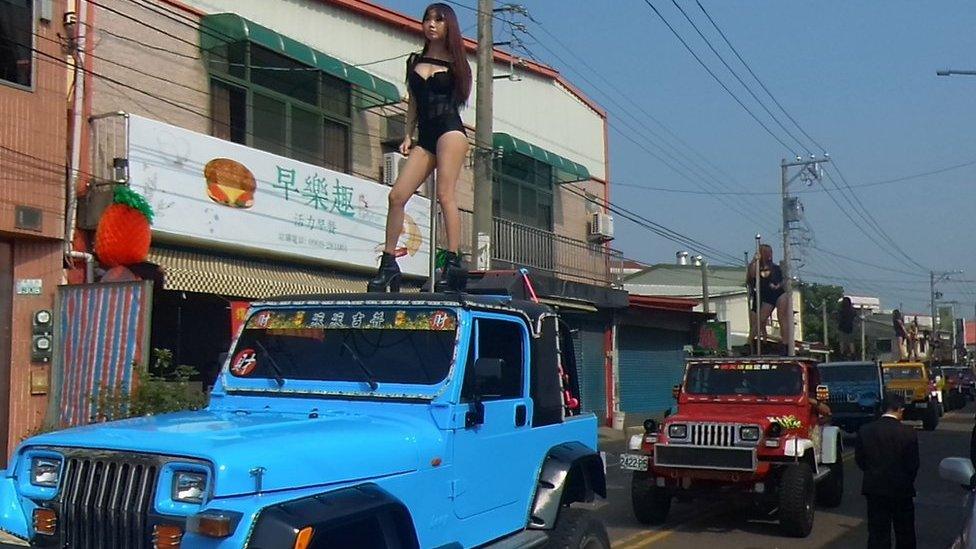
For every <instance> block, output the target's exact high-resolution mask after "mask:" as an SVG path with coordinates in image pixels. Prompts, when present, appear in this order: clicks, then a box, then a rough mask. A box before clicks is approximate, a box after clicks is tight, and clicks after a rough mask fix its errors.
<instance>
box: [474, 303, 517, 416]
mask: <svg viewBox="0 0 976 549" xmlns="http://www.w3.org/2000/svg"><path fill="white" fill-rule="evenodd" d="M474 334H475V335H474V341H473V343H474V344H473V345H472V346H471V351H470V352H469V353H468V363H467V366H466V369H465V374H464V385H463V387H462V388H461V397H462V399H464V400H465V401H472V400H475V399H477V400H501V399H507V398H521V397H522V396H523V392H524V391H523V387H524V383H523V381H524V377H523V375H524V356H525V353H524V344H525V342H524V341H523V337H522V327H521V325H520V324H518V323H515V322H511V321H506V320H490V319H479V320H478V323H477V325H476V329H475V332H474ZM481 358H483V359H499V360H500V361H501V363H500V368H498V369H497V370H494V371H491V372H484V371H480V372H479V371H477V368H475V363H476V362H477V360H478V359H481Z"/></svg>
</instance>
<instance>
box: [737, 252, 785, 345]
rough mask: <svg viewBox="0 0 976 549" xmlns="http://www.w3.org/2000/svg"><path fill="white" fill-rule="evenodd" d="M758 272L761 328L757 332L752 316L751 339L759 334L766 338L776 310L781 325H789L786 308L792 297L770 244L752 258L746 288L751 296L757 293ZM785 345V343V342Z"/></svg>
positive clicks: (750, 325)
mask: <svg viewBox="0 0 976 549" xmlns="http://www.w3.org/2000/svg"><path fill="white" fill-rule="evenodd" d="M757 272H758V280H759V283H758V289H759V291H758V293H759V301H760V309H759V327H758V330H757V327H756V322H755V320H754V319H753V316H752V315H749V319H750V322H749V337H750V339H751V338H755V337H756V334H757V333H758V334H759V335H760V337H762V338H764V339H765V337H766V323H767V322H768V321H769V317H770V316H771V315H772V314H773V310H774V309H775V310H776V319H777V320H779V325H780V327H781V329H782V327H783V326H787V325H788V321H789V319H788V318H786V307H787V305H788V301H787V300H789V299H790V296H788V295H787V294H786V291H785V290H784V284H783V282H784V281H783V271H782V269H780V267H779V265H777V264H775V263H773V247H772V246H770V245H769V244H762V245H760V246H759V254H758V255H757V256H756V257H753V258H752V262H751V263H750V265H749V269H748V270H747V271H746V286H748V287H749V288H750V295H753V294H754V293H755V289H756V287H757V284H756V280H757V274H756V273H757ZM784 345H785V342H784Z"/></svg>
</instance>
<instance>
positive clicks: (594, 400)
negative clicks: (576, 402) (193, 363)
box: [570, 322, 607, 417]
mask: <svg viewBox="0 0 976 549" xmlns="http://www.w3.org/2000/svg"><path fill="white" fill-rule="evenodd" d="M570 326H571V327H572V329H573V347H574V350H575V351H576V365H577V368H578V369H579V382H580V401H581V403H580V404H581V407H582V409H583V411H585V412H594V413H596V415H597V416H598V417H603V416H604V415H605V413H606V411H607V383H606V367H605V361H604V359H603V357H604V350H603V338H604V332H603V326H602V325H601V324H598V323H595V322H578V323H577V322H573V323H570Z"/></svg>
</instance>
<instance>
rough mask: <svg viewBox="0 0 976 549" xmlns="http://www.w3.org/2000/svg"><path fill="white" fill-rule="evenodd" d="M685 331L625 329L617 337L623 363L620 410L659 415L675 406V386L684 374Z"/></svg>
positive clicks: (628, 327) (622, 328) (623, 327)
mask: <svg viewBox="0 0 976 549" xmlns="http://www.w3.org/2000/svg"><path fill="white" fill-rule="evenodd" d="M687 338H688V335H687V334H686V333H683V332H675V331H670V330H658V329H651V328H638V327H636V326H621V327H620V329H619V332H618V335H617V345H618V356H619V361H620V369H619V377H620V409H621V410H623V411H624V412H627V413H643V414H647V415H659V414H661V413H663V412H664V410H666V409H667V408H669V407H670V406H671V405H672V404H673V399H672V397H671V387H672V386H674V385H675V384H676V383H679V382H680V380H681V375H682V372H683V371H684V359H685V352H684V350H683V347H684V345H685V344H686V342H687Z"/></svg>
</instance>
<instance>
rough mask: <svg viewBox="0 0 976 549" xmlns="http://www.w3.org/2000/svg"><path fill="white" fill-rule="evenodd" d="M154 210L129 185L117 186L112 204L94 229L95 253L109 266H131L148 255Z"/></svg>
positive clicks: (100, 260) (102, 262)
mask: <svg viewBox="0 0 976 549" xmlns="http://www.w3.org/2000/svg"><path fill="white" fill-rule="evenodd" d="M152 218H153V211H152V207H150V206H149V203H148V202H146V199H145V198H143V197H142V195H140V194H139V193H137V192H135V191H133V190H132V189H130V188H129V187H126V186H119V187H116V188H115V193H114V197H113V200H112V205H111V206H109V207H108V208H106V209H105V213H103V214H102V218H101V220H99V222H98V228H97V229H95V255H97V256H98V260H99V262H101V264H102V265H104V266H106V267H116V266H119V265H132V264H134V263H139V262H142V261H145V259H146V257H147V256H148V255H149V241H150V230H149V224H150V223H152Z"/></svg>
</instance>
